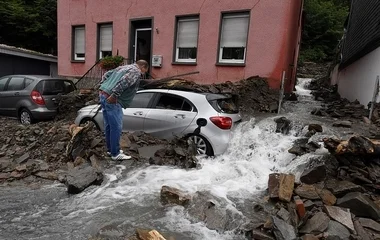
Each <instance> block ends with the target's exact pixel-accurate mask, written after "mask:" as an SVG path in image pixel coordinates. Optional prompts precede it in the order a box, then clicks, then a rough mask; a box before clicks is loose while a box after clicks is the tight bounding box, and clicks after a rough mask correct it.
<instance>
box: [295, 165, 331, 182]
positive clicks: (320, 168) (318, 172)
mask: <svg viewBox="0 0 380 240" xmlns="http://www.w3.org/2000/svg"><path fill="white" fill-rule="evenodd" d="M326 175H327V170H326V165H325V164H320V165H317V166H314V167H312V168H309V169H305V170H304V171H303V173H302V175H301V177H300V180H301V182H303V183H306V184H314V183H317V182H321V181H323V180H325V178H326Z"/></svg>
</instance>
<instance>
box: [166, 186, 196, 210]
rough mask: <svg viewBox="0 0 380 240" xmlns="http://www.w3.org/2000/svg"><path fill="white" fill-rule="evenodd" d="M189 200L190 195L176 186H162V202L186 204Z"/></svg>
mask: <svg viewBox="0 0 380 240" xmlns="http://www.w3.org/2000/svg"><path fill="white" fill-rule="evenodd" d="M189 201H190V196H189V195H188V194H186V193H185V192H183V191H181V190H180V189H177V188H172V187H168V186H162V188H161V202H162V204H176V205H182V206H186V205H187V204H188V203H189Z"/></svg>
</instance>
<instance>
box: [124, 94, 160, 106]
mask: <svg viewBox="0 0 380 240" xmlns="http://www.w3.org/2000/svg"><path fill="white" fill-rule="evenodd" d="M153 95H154V93H137V94H136V95H135V97H134V98H133V100H132V102H131V105H130V106H129V108H148V106H149V102H150V100H151V99H152V97H153Z"/></svg>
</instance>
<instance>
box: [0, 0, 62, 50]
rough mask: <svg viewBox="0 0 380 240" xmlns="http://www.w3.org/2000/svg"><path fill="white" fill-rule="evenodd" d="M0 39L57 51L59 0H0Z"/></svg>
mask: <svg viewBox="0 0 380 240" xmlns="http://www.w3.org/2000/svg"><path fill="white" fill-rule="evenodd" d="M0 16H1V18H2V21H1V23H0V43H3V44H7V45H11V46H16V47H22V48H27V49H31V50H35V51H38V52H43V53H51V54H57V0H0Z"/></svg>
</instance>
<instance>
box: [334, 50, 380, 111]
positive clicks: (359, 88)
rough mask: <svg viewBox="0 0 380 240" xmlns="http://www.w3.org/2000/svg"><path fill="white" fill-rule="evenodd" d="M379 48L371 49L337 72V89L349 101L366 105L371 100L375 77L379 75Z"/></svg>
mask: <svg viewBox="0 0 380 240" xmlns="http://www.w3.org/2000/svg"><path fill="white" fill-rule="evenodd" d="M379 66H380V48H377V49H376V50H374V51H372V52H371V53H369V54H367V55H366V56H364V57H362V58H361V59H359V60H357V61H356V62H354V63H352V64H351V65H349V66H348V67H346V68H344V69H342V70H341V71H340V72H339V74H338V91H339V93H340V94H341V96H342V97H344V98H347V99H348V100H350V101H354V100H356V99H357V100H359V102H360V103H361V104H364V105H365V106H367V104H368V103H369V102H370V101H372V96H373V92H374V87H375V81H376V77H377V76H378V75H380V68H379Z"/></svg>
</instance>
